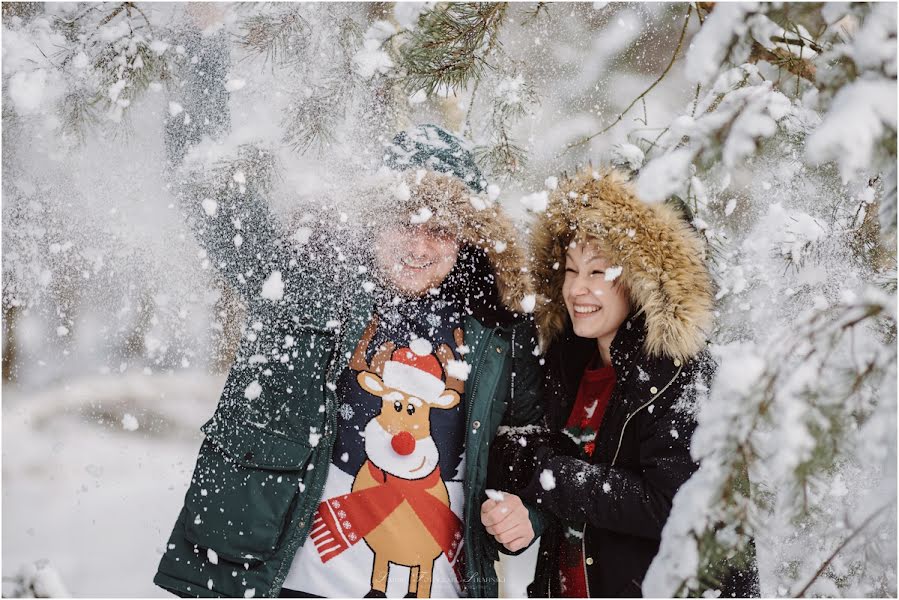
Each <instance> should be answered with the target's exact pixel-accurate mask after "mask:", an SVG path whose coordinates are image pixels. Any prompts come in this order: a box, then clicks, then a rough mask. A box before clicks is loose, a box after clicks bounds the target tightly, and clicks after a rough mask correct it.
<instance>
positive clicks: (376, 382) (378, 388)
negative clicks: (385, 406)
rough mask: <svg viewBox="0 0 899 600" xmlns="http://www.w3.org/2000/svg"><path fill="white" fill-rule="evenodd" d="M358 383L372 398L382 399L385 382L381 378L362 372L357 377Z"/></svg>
mask: <svg viewBox="0 0 899 600" xmlns="http://www.w3.org/2000/svg"><path fill="white" fill-rule="evenodd" d="M356 381H358V382H359V385H360V386H361V387H362V389H363V390H365V391H366V392H368V393H369V394H371V395H372V396H378V397H379V398H380V397H381V396H382V395H383V394H384V389H385V388H384V382H383V381H381V378H380V377H378V376H377V375H375V374H374V373H369V372H368V371H360V372H359V373H358V374H357V375H356Z"/></svg>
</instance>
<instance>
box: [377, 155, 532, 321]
mask: <svg viewBox="0 0 899 600" xmlns="http://www.w3.org/2000/svg"><path fill="white" fill-rule="evenodd" d="M369 185H370V184H369ZM375 187H377V188H379V190H378V191H377V192H376V194H377V196H380V199H379V201H378V202H373V203H372V205H371V206H372V207H373V206H374V205H378V206H379V207H380V210H382V211H383V209H384V208H385V205H384V201H383V198H384V197H388V198H391V201H390V203H389V210H388V211H385V212H389V213H390V214H379V215H371V217H372V218H373V219H375V220H376V221H380V222H383V221H384V220H391V219H393V220H397V219H398V220H401V221H403V222H405V223H410V222H413V223H414V222H427V223H429V224H433V225H434V226H436V227H439V228H440V229H443V230H445V231H447V232H449V233H451V234H452V235H454V236H455V237H456V239H458V240H460V241H461V242H462V243H463V244H467V245H469V246H471V247H472V248H476V249H478V250H480V251H481V252H483V253H484V255H485V256H486V257H487V261H488V262H489V264H490V266H491V268H492V270H493V273H494V275H495V277H496V287H497V291H498V293H499V298H500V301H501V302H502V303H503V306H504V307H505V308H506V309H507V310H509V311H510V312H512V313H518V314H521V313H525V312H530V311H529V310H527V307H526V304H527V303H526V302H525V305H523V304H522V303H523V302H524V301H525V300H526V298H527V297H528V296H530V297H531V299H533V294H534V289H533V284H532V283H531V280H530V277H529V274H528V269H527V257H526V255H525V250H524V244H522V243H521V242H520V241H519V238H518V233H517V231H516V229H515V226H514V225H513V224H512V221H511V220H510V219H509V218H508V216H507V215H506V214H505V212H504V211H503V210H502V207H500V206H499V205H498V204H497V203H495V202H492V201H490V199H489V198H488V197H487V195H486V194H483V193H482V194H476V193H475V192H473V191H472V190H471V189H469V188H468V186H466V185H465V183H463V182H462V181H461V180H459V179H458V178H456V177H453V176H452V175H447V174H442V173H435V172H433V171H425V170H418V171H411V170H410V171H405V172H403V173H401V174H400V175H399V176H396V175H389V176H386V177H380V178H379V179H378V183H377V184H376V185H375ZM372 191H373V190H372V188H371V187H369V193H371V192H372ZM423 209H426V210H423Z"/></svg>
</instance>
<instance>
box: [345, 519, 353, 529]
mask: <svg viewBox="0 0 899 600" xmlns="http://www.w3.org/2000/svg"><path fill="white" fill-rule="evenodd" d="M343 528H344V529H352V528H353V524H352V523H350V522H349V521H344V522H343Z"/></svg>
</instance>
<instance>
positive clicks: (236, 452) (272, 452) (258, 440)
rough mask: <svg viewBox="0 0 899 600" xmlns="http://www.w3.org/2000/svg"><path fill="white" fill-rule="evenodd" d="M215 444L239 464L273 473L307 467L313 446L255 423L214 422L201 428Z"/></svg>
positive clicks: (219, 420)
mask: <svg viewBox="0 0 899 600" xmlns="http://www.w3.org/2000/svg"><path fill="white" fill-rule="evenodd" d="M201 429H202V431H203V433H204V434H206V439H208V440H209V441H210V442H211V443H212V444H214V445H215V446H216V447H218V448H219V449H220V450H221V451H222V452H223V453H224V454H227V455H228V456H229V457H230V458H232V459H234V461H235V462H237V463H238V464H239V465H241V466H244V467H253V468H257V469H268V470H271V471H296V470H298V469H302V468H303V467H305V465H306V463H307V461H308V460H309V455H310V454H312V447H311V446H310V445H309V444H307V443H304V442H301V441H299V440H294V439H291V438H288V437H286V436H284V435H281V434H279V433H275V432H272V431H268V430H265V429H262V428H260V427H258V426H256V425H254V424H252V423H237V422H234V421H225V420H223V419H215V418H213V419H211V420H210V421H208V422H207V423H206V424H205V425H203V427H202V428H201Z"/></svg>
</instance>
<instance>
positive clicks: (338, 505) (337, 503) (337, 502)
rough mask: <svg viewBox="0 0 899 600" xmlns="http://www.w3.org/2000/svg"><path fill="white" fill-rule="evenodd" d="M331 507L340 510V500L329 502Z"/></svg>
mask: <svg viewBox="0 0 899 600" xmlns="http://www.w3.org/2000/svg"><path fill="white" fill-rule="evenodd" d="M331 506H333V507H334V508H340V500H331Z"/></svg>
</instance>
